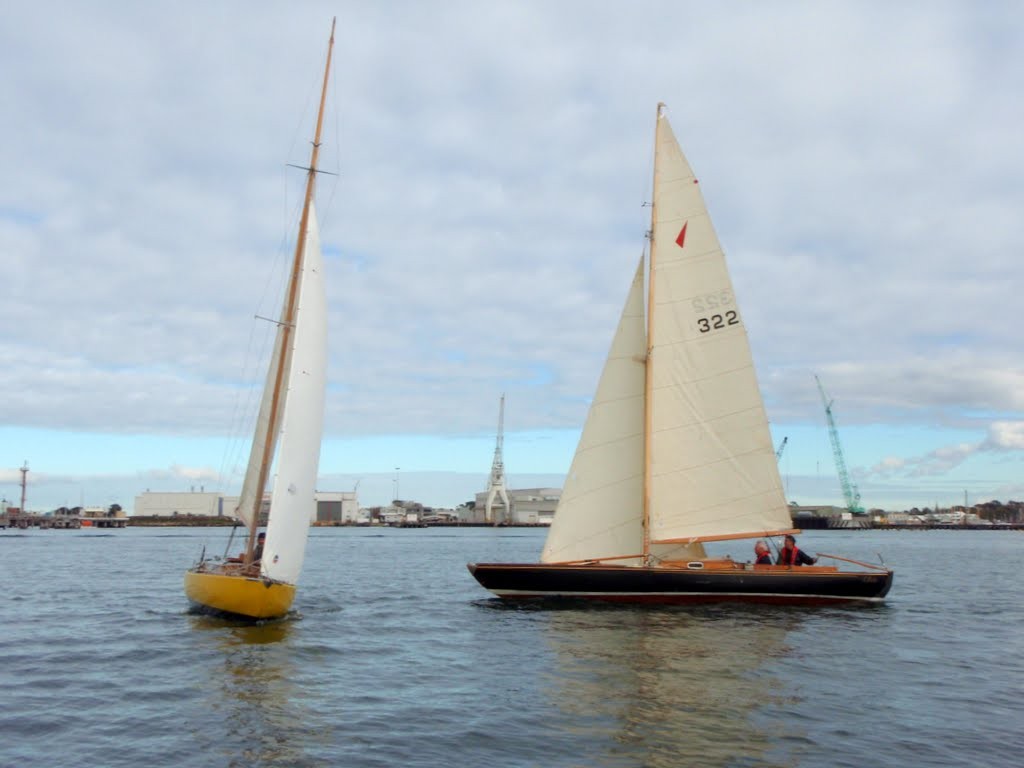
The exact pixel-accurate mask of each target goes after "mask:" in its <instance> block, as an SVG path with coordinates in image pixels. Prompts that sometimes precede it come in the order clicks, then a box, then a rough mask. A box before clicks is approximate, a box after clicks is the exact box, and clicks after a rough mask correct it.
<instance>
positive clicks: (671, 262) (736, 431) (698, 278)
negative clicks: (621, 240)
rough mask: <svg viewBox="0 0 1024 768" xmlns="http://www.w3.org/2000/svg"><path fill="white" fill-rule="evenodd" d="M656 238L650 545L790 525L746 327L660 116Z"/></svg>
mask: <svg viewBox="0 0 1024 768" xmlns="http://www.w3.org/2000/svg"><path fill="white" fill-rule="evenodd" d="M659 123H660V125H659V127H658V140H657V154H656V162H655V194H654V205H655V226H654V237H653V239H652V240H653V241H652V246H651V248H652V275H651V280H652V281H653V286H652V287H653V302H654V306H653V307H651V308H650V311H651V312H653V318H652V331H651V333H652V335H653V339H652V340H651V342H652V343H651V355H652V359H651V365H650V372H651V374H650V375H652V376H653V380H652V396H651V397H652V401H651V408H652V411H651V480H650V483H651V487H650V497H651V499H650V526H651V532H650V533H651V539H652V541H667V540H668V541H685V540H690V539H695V538H696V539H702V540H714V539H726V538H735V537H739V536H742V535H744V534H750V535H752V536H756V535H757V534H758V533H761V532H765V531H780V530H789V529H791V528H792V523H791V521H790V516H789V509H788V507H787V506H786V500H785V495H784V493H783V490H782V481H781V478H780V477H779V470H778V464H777V462H776V460H775V450H774V447H773V446H772V439H771V434H770V432H769V429H768V419H767V416H766V414H765V409H764V403H763V401H762V398H761V391H760V389H759V387H758V384H757V376H756V373H755V370H754V363H753V358H752V355H751V352H750V345H749V342H748V340H747V333H746V330H745V329H744V327H743V316H742V315H741V314H740V311H739V307H738V305H737V303H736V296H735V293H734V292H733V287H732V282H731V280H730V278H729V272H728V270H727V268H726V263H725V256H724V254H723V253H722V248H721V245H720V244H719V242H718V237H717V235H716V234H715V231H714V228H713V227H712V224H711V219H710V218H709V216H708V212H707V208H706V207H705V204H704V199H703V196H702V195H701V192H700V187H699V186H698V184H697V179H696V178H695V177H694V175H693V171H691V170H690V165H689V163H687V161H686V158H685V157H684V156H683V153H682V151H681V150H680V149H679V144H678V143H677V142H676V139H675V136H674V135H673V133H672V128H671V126H669V123H668V120H667V119H666V118H665V117H661V116H659Z"/></svg>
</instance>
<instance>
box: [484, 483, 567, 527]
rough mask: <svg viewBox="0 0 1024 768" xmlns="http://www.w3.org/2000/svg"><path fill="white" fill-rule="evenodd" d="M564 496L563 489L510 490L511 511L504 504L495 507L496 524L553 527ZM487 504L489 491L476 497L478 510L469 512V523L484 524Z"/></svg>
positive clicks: (493, 511)
mask: <svg viewBox="0 0 1024 768" xmlns="http://www.w3.org/2000/svg"><path fill="white" fill-rule="evenodd" d="M561 496H562V489H561V488H523V489H520V490H509V491H508V499H509V506H510V507H511V509H505V508H504V505H503V504H498V505H496V506H494V507H493V509H492V513H493V515H494V520H495V522H498V523H511V524H513V525H551V521H552V520H553V519H554V517H555V509H556V508H557V507H558V500H559V498H561ZM486 504H487V491H484V492H482V493H478V494H477V495H476V509H473V510H467V515H468V516H469V520H468V522H474V523H482V522H485V520H484V516H485V513H484V507H485V506H486Z"/></svg>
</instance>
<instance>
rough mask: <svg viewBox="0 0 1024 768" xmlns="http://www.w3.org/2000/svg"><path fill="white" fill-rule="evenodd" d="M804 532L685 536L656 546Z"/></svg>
mask: <svg viewBox="0 0 1024 768" xmlns="http://www.w3.org/2000/svg"><path fill="white" fill-rule="evenodd" d="M801 532H802V531H801V530H800V529H799V528H784V529H782V530H778V531H748V532H746V533H730V534H727V535H725V536H684V537H682V538H678V539H658V540H656V541H655V542H654V543H655V544H697V543H702V542H705V541H734V540H738V539H759V538H767V539H770V538H771V537H772V536H785V535H787V534H797V533H801Z"/></svg>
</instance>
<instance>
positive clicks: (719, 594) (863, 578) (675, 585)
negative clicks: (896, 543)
mask: <svg viewBox="0 0 1024 768" xmlns="http://www.w3.org/2000/svg"><path fill="white" fill-rule="evenodd" d="M468 567H469V571H470V573H472V574H473V576H474V577H475V578H476V580H477V581H478V582H480V584H481V586H483V587H484V588H486V589H488V590H490V591H491V592H493V593H494V594H496V595H497V596H498V597H500V598H502V599H504V600H530V599H538V598H549V599H567V600H599V601H606V602H629V603H665V604H673V603H718V602H744V603H775V604H790V605H832V604H837V603H845V602H880V601H881V600H882V599H883V598H884V597H885V595H886V594H887V593H888V591H889V588H890V587H891V586H892V571H879V572H877V573H875V572H870V571H867V572H859V571H858V572H850V571H839V570H837V569H835V568H818V567H806V566H805V567H797V568H792V567H788V566H767V567H764V566H756V567H754V566H744V565H742V564H738V565H737V566H735V567H732V568H722V569H707V568H694V569H689V568H664V567H635V566H623V565H536V564H518V563H470V564H469V566H468Z"/></svg>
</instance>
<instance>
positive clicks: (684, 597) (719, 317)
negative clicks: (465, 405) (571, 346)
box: [468, 104, 893, 604]
mask: <svg viewBox="0 0 1024 768" xmlns="http://www.w3.org/2000/svg"><path fill="white" fill-rule="evenodd" d="M652 209H653V211H652V218H651V232H650V258H649V261H650V263H649V265H648V270H647V274H648V280H647V285H648V289H647V296H646V308H647V311H646V312H645V300H644V299H645V297H644V282H645V281H644V266H645V265H644V259H643V258H641V259H640V263H639V265H638V266H637V270H636V273H635V276H634V278H633V282H632V285H631V287H630V290H629V294H628V297H627V299H626V304H625V307H624V309H623V312H622V316H621V319H620V321H619V325H618V328H617V330H616V332H615V336H614V339H613V341H612V345H611V350H610V352H609V354H608V359H607V361H606V362H605V366H604V370H603V372H602V374H601V378H600V380H599V382H598V386H597V391H596V393H595V395H594V399H593V402H592V404H591V407H590V412H589V414H588V416H587V421H586V424H585V425H584V428H583V432H582V434H581V436H580V441H579V444H578V446H577V448H576V455H575V457H574V458H573V462H572V466H571V467H570V470H569V474H568V476H567V478H566V482H565V486H564V489H563V492H562V496H561V499H560V500H559V504H558V509H557V511H556V513H555V517H554V521H553V523H552V526H551V530H550V531H549V533H548V538H547V542H546V544H545V546H544V550H543V553H542V555H541V563H540V564H523V563H471V564H469V566H468V567H469V570H470V572H471V573H472V574H473V575H474V577H475V578H476V579H477V581H479V582H480V584H482V585H483V586H484V587H486V588H487V589H488V590H490V591H491V592H493V593H495V594H496V595H498V596H499V597H502V598H505V599H526V598H543V597H548V598H577V599H594V600H605V601H624V602H653V603H688V602H721V601H742V602H765V603H796V604H831V603H839V602H846V601H879V600H882V599H883V598H884V597H885V595H886V593H887V592H888V591H889V587H890V586H891V584H892V578H893V573H892V571H891V570H889V569H887V568H884V567H881V566H876V565H872V564H868V563H861V562H856V561H853V560H847V559H845V558H839V557H834V556H827V555H826V556H823V557H834V560H835V561H836V562H842V563H845V564H849V565H853V566H855V568H854V569H850V568H847V569H845V570H843V569H840V567H839V566H838V565H811V566H788V565H753V564H750V563H742V562H737V561H734V560H732V559H731V558H728V557H725V558H709V557H707V554H706V552H705V549H704V542H712V541H723V540H730V539H756V538H766V537H770V536H778V535H782V534H786V533H791V532H793V533H796V532H798V531H796V530H795V529H793V527H792V521H791V519H790V514H789V507H788V506H787V504H786V500H785V496H784V493H783V489H782V480H781V477H780V476H779V470H778V464H777V461H776V457H775V451H774V448H773V446H772V439H771V434H770V432H769V429H768V419H767V416H766V413H765V408H764V402H763V400H762V397H761V391H760V388H759V387H758V383H757V377H756V373H755V370H754V364H753V358H752V356H751V353H750V345H749V342H748V340H747V333H746V330H745V329H744V326H743V317H742V315H741V314H740V310H739V306H738V305H737V303H736V297H735V293H734V292H733V287H732V282H731V280H730V277H729V272H728V269H727V267H726V262H725V256H724V254H723V252H722V248H721V245H720V244H719V242H718V237H717V235H716V234H715V231H714V229H713V227H712V224H711V219H710V217H709V216H708V212H707V209H706V207H705V204H704V200H703V196H702V195H701V192H700V188H699V186H698V184H697V179H696V178H695V176H694V174H693V172H692V170H691V169H690V165H689V163H688V162H687V160H686V158H685V157H684V156H683V153H682V151H681V150H680V148H679V144H678V143H677V142H676V139H675V136H674V135H673V133H672V128H671V126H670V125H669V123H668V119H667V117H666V116H665V114H664V105H661V104H659V105H658V114H657V127H656V138H655V162H654V200H653V203H652Z"/></svg>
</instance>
